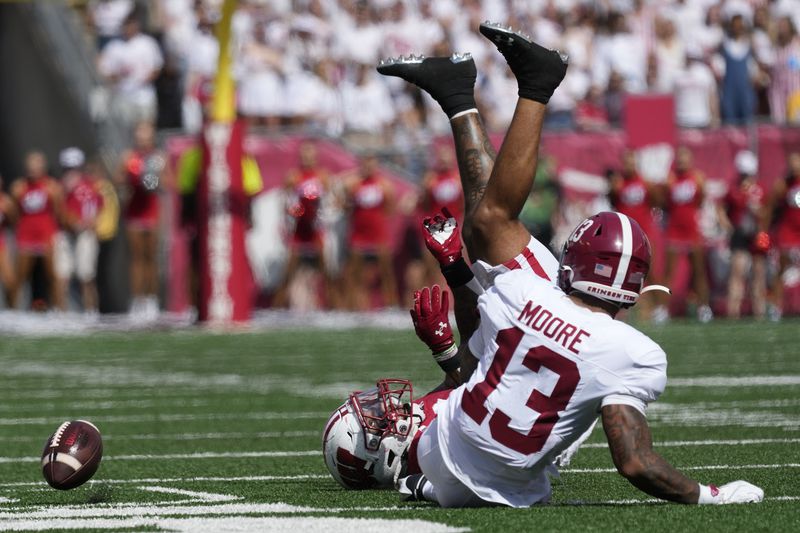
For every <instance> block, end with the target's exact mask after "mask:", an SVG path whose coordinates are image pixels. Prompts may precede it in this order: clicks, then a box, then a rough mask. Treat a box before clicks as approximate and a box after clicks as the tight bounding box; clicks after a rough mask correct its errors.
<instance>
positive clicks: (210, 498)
mask: <svg viewBox="0 0 800 533" xmlns="http://www.w3.org/2000/svg"><path fill="white" fill-rule="evenodd" d="M137 488H138V489H139V490H144V491H147V492H156V493H159V494H177V495H178V496H187V497H189V498H191V499H193V500H199V501H202V502H209V503H216V502H230V501H234V500H241V499H242V497H241V496H233V495H231V494H217V493H215V492H201V491H196V490H185V489H175V488H172V487H159V486H157V485H148V486H143V487H137ZM173 503H174V502H173Z"/></svg>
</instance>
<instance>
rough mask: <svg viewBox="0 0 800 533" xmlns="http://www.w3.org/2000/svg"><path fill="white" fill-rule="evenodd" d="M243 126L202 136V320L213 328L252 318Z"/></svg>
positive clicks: (225, 126)
mask: <svg viewBox="0 0 800 533" xmlns="http://www.w3.org/2000/svg"><path fill="white" fill-rule="evenodd" d="M243 137H244V122H242V121H239V120H237V121H235V122H233V123H222V122H210V123H209V124H207V125H206V126H205V128H204V131H203V171H202V174H201V177H200V183H199V187H198V210H197V211H198V237H199V243H200V265H199V274H200V298H199V301H198V307H199V309H198V318H199V319H200V320H201V321H203V322H208V323H210V324H228V323H230V322H242V321H246V320H249V319H250V315H251V312H252V308H253V296H254V295H253V290H254V283H253V276H252V273H251V272H250V265H249V263H248V261H247V255H246V250H245V241H244V238H245V229H246V227H247V218H248V210H249V208H248V199H247V196H246V195H245V192H244V184H243V180H242V156H243V153H244V150H243Z"/></svg>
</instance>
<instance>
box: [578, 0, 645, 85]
mask: <svg viewBox="0 0 800 533" xmlns="http://www.w3.org/2000/svg"><path fill="white" fill-rule="evenodd" d="M608 29H609V35H607V36H605V37H604V38H599V39H596V41H595V43H596V49H595V55H594V58H593V65H592V81H593V85H598V86H606V85H608V83H609V81H610V76H611V73H612V72H616V73H617V74H619V75H620V76H622V79H623V80H624V82H625V90H626V91H628V92H643V91H644V90H645V89H646V88H647V81H646V80H647V54H646V51H645V48H646V47H645V43H644V42H643V41H642V39H641V38H639V37H637V36H635V35H633V34H632V33H630V32H629V31H628V28H627V27H626V24H625V17H624V15H622V14H621V13H610V14H609V16H608Z"/></svg>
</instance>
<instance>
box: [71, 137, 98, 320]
mask: <svg viewBox="0 0 800 533" xmlns="http://www.w3.org/2000/svg"><path fill="white" fill-rule="evenodd" d="M73 154H74V156H75V158H74V159H70V156H71V155H73ZM78 154H79V155H80V157H77V156H78ZM61 166H62V167H63V168H64V169H65V171H66V172H65V174H64V176H63V177H62V183H63V185H64V189H65V192H66V196H67V199H66V216H65V219H66V220H65V222H66V224H65V227H66V230H67V235H66V243H67V246H66V251H67V262H66V268H65V269H64V272H62V274H63V276H62V278H63V280H64V282H65V286H66V285H68V283H69V281H70V280H71V279H72V277H73V276H75V277H76V278H77V279H78V282H79V283H80V284H81V300H82V304H83V309H84V310H85V311H89V312H96V311H97V285H96V283H95V278H96V277H97V255H98V252H99V245H98V242H97V234H96V233H95V225H96V223H97V215H98V214H99V213H100V209H101V208H102V207H103V197H102V196H101V194H100V192H99V191H98V188H97V185H96V183H97V178H98V176H96V175H90V174H88V173H87V172H85V171H84V168H83V153H82V152H80V150H78V149H77V148H68V149H66V150H64V151H62V152H61Z"/></svg>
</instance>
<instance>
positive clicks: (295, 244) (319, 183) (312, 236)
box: [275, 141, 336, 307]
mask: <svg viewBox="0 0 800 533" xmlns="http://www.w3.org/2000/svg"><path fill="white" fill-rule="evenodd" d="M299 158H300V164H299V166H298V167H297V168H296V169H294V170H292V171H291V172H290V173H289V175H288V176H287V178H286V182H285V183H284V187H285V190H286V196H287V198H288V206H287V210H288V213H289V216H290V217H291V218H292V221H293V228H292V231H291V237H290V239H289V261H288V262H287V265H286V277H285V281H284V283H283V285H282V286H281V288H280V289H278V291H277V292H276V294H275V306H276V307H285V306H287V304H288V303H289V301H288V300H289V297H288V292H289V285H290V284H291V283H292V280H293V279H294V277H295V274H297V270H298V267H299V266H300V260H301V258H308V259H313V260H314V261H316V263H317V265H319V270H320V271H321V272H322V273H323V276H325V277H327V276H326V269H325V258H324V256H323V253H322V246H323V228H322V224H321V221H320V208H321V207H322V202H323V200H324V198H325V196H326V195H327V193H328V173H327V172H326V171H325V169H322V168H320V167H319V165H318V163H317V147H316V145H315V144H314V143H313V142H311V141H306V142H303V143H302V144H301V145H300V149H299ZM329 287H330V284H329V283H328V282H327V280H326V283H325V289H324V292H326V293H327V292H328V288H329ZM332 297H333V294H328V303H329V304H331V305H333V306H334V307H335V306H336V302H332V301H331V299H332ZM334 299H335V298H334Z"/></svg>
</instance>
